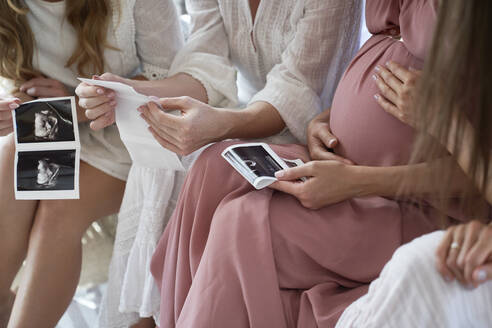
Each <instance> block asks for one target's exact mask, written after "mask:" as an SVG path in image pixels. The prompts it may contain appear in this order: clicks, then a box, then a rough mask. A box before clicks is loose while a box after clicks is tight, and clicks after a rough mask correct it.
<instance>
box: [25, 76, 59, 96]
mask: <svg viewBox="0 0 492 328" xmlns="http://www.w3.org/2000/svg"><path fill="white" fill-rule="evenodd" d="M57 82H58V81H56V80H53V79H47V78H44V77H36V78H34V79H30V80H29V81H27V82H26V83H24V84H22V85H21V86H20V88H19V90H20V91H21V92H24V93H27V90H29V89H30V88H33V87H50V88H52V87H55V85H56V83H57ZM58 83H59V82H58Z"/></svg>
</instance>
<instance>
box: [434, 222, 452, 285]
mask: <svg viewBox="0 0 492 328" xmlns="http://www.w3.org/2000/svg"><path fill="white" fill-rule="evenodd" d="M453 232H454V227H451V228H449V229H448V230H447V231H446V234H445V235H444V238H443V239H442V241H441V243H440V244H439V246H438V247H437V250H436V266H437V271H439V273H440V274H441V276H442V277H443V279H444V280H446V281H447V282H451V281H453V280H454V275H453V273H452V272H451V270H449V268H448V266H447V265H446V259H447V257H448V251H449V248H450V247H451V243H452V242H453Z"/></svg>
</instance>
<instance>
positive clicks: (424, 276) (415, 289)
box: [336, 231, 492, 328]
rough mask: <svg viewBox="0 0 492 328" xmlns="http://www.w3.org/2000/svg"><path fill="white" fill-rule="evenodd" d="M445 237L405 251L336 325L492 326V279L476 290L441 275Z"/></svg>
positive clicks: (425, 239)
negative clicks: (439, 266) (438, 255)
mask: <svg viewBox="0 0 492 328" xmlns="http://www.w3.org/2000/svg"><path fill="white" fill-rule="evenodd" d="M443 236H444V232H442V231H439V232H435V233H432V234H428V235H425V236H422V237H420V238H417V239H415V240H414V241H412V242H411V243H409V244H407V245H404V246H402V247H400V248H399V249H398V250H397V251H396V252H395V254H394V255H393V258H392V259H391V261H390V262H388V263H387V264H386V266H385V267H384V269H383V271H382V272H381V276H380V277H379V278H378V279H377V280H375V281H374V282H373V283H372V284H371V286H370V287H369V292H368V293H367V295H364V296H363V297H361V298H360V299H359V300H357V301H356V302H354V303H353V304H352V305H350V306H349V307H348V308H347V309H346V310H345V312H344V313H343V315H342V317H341V318H340V320H339V321H338V323H337V326H336V327H337V328H349V327H351V328H355V327H364V328H372V327H377V328H384V327H388V328H389V327H391V328H393V327H399V328H406V327H408V328H415V327H418V328H420V327H432V328H438V327H443V328H444V327H445V328H454V327H456V328H462V327H467V328H479V327H480V328H488V327H492V281H489V282H487V283H485V284H483V285H481V286H480V287H478V288H476V289H473V290H472V289H467V288H465V287H463V286H461V285H460V284H459V283H458V282H456V281H454V282H452V283H447V282H445V281H444V279H443V278H442V277H441V275H440V274H439V273H438V272H437V270H436V266H435V261H436V260H435V251H436V248H437V246H438V245H439V243H440V241H441V240H442V238H443Z"/></svg>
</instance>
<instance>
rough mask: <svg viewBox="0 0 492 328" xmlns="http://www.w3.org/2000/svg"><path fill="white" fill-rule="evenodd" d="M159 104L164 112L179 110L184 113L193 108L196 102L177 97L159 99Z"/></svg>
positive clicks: (188, 98)
mask: <svg viewBox="0 0 492 328" xmlns="http://www.w3.org/2000/svg"><path fill="white" fill-rule="evenodd" d="M158 102H159V104H160V105H161V106H162V108H163V109H164V110H167V111H169V110H180V111H182V112H186V111H188V110H190V109H191V108H193V105H195V103H196V100H194V99H192V98H190V97H177V98H161V99H159V101H158Z"/></svg>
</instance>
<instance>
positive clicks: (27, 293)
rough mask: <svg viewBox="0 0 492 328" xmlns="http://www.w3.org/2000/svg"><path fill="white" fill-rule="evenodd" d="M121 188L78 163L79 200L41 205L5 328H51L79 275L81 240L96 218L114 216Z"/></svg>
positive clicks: (108, 177) (66, 303)
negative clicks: (20, 281)
mask: <svg viewBox="0 0 492 328" xmlns="http://www.w3.org/2000/svg"><path fill="white" fill-rule="evenodd" d="M124 188H125V183H124V182H123V181H121V180H118V179H116V178H113V177H110V176H108V175H107V174H105V173H103V172H101V171H99V170H97V169H95V168H93V167H92V166H90V165H88V164H86V163H84V162H81V165H80V199H79V200H56V201H41V202H40V203H39V206H38V208H37V211H36V215H35V219H34V225H33V227H32V230H31V236H30V240H29V249H28V253H27V258H26V266H25V272H24V277H23V281H22V283H21V285H20V288H19V292H18V293H17V297H16V300H15V303H14V308H13V310H12V315H11V317H10V321H9V324H8V327H9V328H21V327H22V328H24V327H25V328H31V327H37V328H44V327H47V328H52V327H54V326H55V325H56V323H57V322H58V321H59V319H60V318H61V316H62V315H63V313H64V312H65V310H66V308H67V307H68V305H69V304H70V301H71V299H72V297H73V294H74V292H75V289H76V287H77V283H78V281H79V276H80V267H81V258H82V246H81V238H82V236H83V234H84V232H85V231H86V230H87V228H88V227H89V226H90V224H91V223H92V222H94V221H95V220H96V219H99V218H101V217H103V216H106V215H109V214H113V213H116V212H117V211H118V209H119V207H120V203H121V200H122V198H123V192H124Z"/></svg>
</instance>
